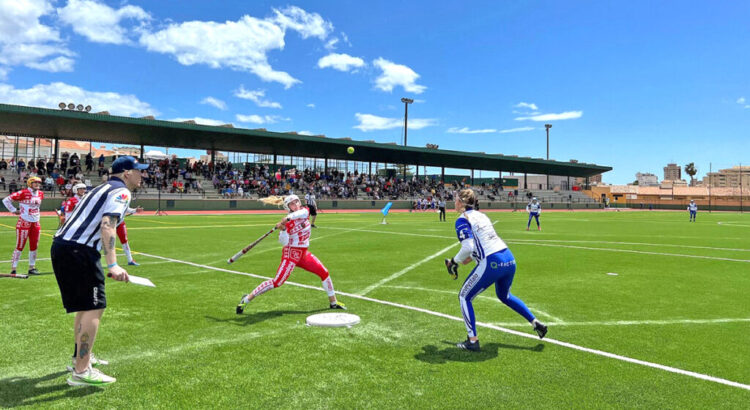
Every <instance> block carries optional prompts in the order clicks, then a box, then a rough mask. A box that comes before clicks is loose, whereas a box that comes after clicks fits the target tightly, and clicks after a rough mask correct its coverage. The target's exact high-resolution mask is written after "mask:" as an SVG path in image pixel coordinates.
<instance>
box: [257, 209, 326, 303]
mask: <svg viewBox="0 0 750 410" xmlns="http://www.w3.org/2000/svg"><path fill="white" fill-rule="evenodd" d="M309 217H310V210H309V209H308V208H307V207H304V208H302V209H300V210H298V211H295V212H291V213H290V214H289V215H287V218H289V222H287V223H286V225H285V230H284V231H281V232H279V242H281V243H282V244H283V245H284V248H283V249H282V252H281V264H279V267H278V269H277V270H276V276H275V277H274V278H273V279H271V280H267V281H265V282H263V283H261V284H260V285H259V286H258V287H257V288H255V290H254V291H253V293H252V297H255V296H258V295H261V294H263V293H265V292H267V291H269V290H271V289H273V288H278V287H279V286H281V285H283V284H284V282H286V280H287V279H288V278H289V275H291V274H292V271H293V270H294V268H295V267H297V266H299V267H300V268H302V269H304V270H306V271H308V272H311V273H313V274H315V275H316V276H318V277H319V278H320V280H321V281H322V282H323V288H324V289H325V290H326V293H328V296H333V295H334V294H335V292H334V290H333V283H331V278H330V275H329V274H328V269H327V268H326V267H325V266H324V265H323V263H322V262H321V261H320V259H318V258H317V257H316V256H315V255H313V254H312V253H311V252H310V251H309V250H308V249H307V248H308V247H309V246H310V233H311V226H310V221H309V219H308V218H309Z"/></svg>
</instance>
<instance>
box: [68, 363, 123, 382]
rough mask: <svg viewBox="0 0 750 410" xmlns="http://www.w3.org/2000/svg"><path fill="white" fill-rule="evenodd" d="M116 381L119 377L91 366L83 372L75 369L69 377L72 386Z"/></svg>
mask: <svg viewBox="0 0 750 410" xmlns="http://www.w3.org/2000/svg"><path fill="white" fill-rule="evenodd" d="M116 381H117V379H115V378H114V377H109V376H107V375H106V374H104V373H102V372H101V371H100V370H99V369H94V368H93V367H91V366H89V368H88V369H86V370H84V371H83V372H82V373H76V372H75V371H74V372H73V374H71V375H70V377H69V378H68V384H69V385H70V386H106V385H108V384H111V383H114V382H116Z"/></svg>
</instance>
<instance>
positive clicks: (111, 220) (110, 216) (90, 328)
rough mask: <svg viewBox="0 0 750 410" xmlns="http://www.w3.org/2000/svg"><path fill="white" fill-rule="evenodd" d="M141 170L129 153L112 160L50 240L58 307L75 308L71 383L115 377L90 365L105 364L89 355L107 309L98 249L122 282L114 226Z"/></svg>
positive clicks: (99, 381) (101, 381)
mask: <svg viewBox="0 0 750 410" xmlns="http://www.w3.org/2000/svg"><path fill="white" fill-rule="evenodd" d="M146 168H148V165H145V164H139V163H138V161H137V160H136V159H135V158H133V157H131V156H123V157H120V158H118V159H117V160H116V161H114V162H113V163H112V175H111V176H110V178H109V180H108V181H107V182H105V183H103V184H101V185H99V186H98V187H96V188H94V189H93V190H91V192H89V193H88V194H86V196H84V197H83V199H82V200H81V201H80V202H79V203H78V205H77V206H76V208H75V209H74V210H73V213H72V214H71V215H70V217H69V218H68V219H67V220H66V221H65V224H63V226H62V227H61V228H60V229H59V230H58V231H57V233H56V234H55V239H54V240H53V242H52V252H51V253H52V268H53V269H54V271H55V278H56V279H57V285H58V286H59V288H60V295H61V296H62V302H63V306H64V307H65V310H66V311H67V312H68V313H72V312H76V317H75V326H74V332H75V347H74V350H73V366H71V367H69V368H68V369H69V370H70V371H71V376H70V378H68V384H69V385H71V386H102V385H106V384H110V383H113V382H114V381H115V378H114V377H110V376H107V375H106V374H104V373H102V372H101V371H99V370H98V369H96V368H94V367H93V366H97V365H104V364H107V362H105V361H103V360H98V359H97V358H96V357H95V356H94V354H93V353H92V349H93V347H94V341H95V340H96V333H97V330H98V329H99V320H100V319H101V317H102V314H103V313H104V308H106V307H107V298H106V294H105V292H104V271H103V269H102V265H101V254H100V250H101V249H102V248H104V257H105V259H106V261H107V270H108V272H109V274H108V276H110V277H111V278H112V279H114V280H118V281H123V282H127V281H128V273H127V272H126V271H125V269H123V268H121V267H120V266H118V265H117V255H116V253H115V238H116V237H117V234H116V232H115V230H116V227H117V224H118V223H119V222H121V221H122V220H123V218H124V217H125V211H126V210H127V209H128V207H129V206H130V199H131V193H130V190H132V189H134V188H136V187H138V186H139V185H140V183H141V171H140V170H143V169H146Z"/></svg>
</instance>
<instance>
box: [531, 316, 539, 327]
mask: <svg viewBox="0 0 750 410" xmlns="http://www.w3.org/2000/svg"><path fill="white" fill-rule="evenodd" d="M537 323H539V321H538V320H536V318H534V320H532V321H531V327H534V326H536V324H537Z"/></svg>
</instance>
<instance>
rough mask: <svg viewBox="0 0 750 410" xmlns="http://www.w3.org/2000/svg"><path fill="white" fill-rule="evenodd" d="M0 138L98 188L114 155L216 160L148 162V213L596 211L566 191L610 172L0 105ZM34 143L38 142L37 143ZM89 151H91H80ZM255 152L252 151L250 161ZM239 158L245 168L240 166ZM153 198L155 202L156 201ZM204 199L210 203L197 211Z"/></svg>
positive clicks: (573, 164) (588, 200)
mask: <svg viewBox="0 0 750 410" xmlns="http://www.w3.org/2000/svg"><path fill="white" fill-rule="evenodd" d="M0 135H6V136H10V137H9V138H8V137H6V139H5V140H4V141H5V142H6V144H7V143H10V142H12V141H15V143H16V145H15V147H14V148H13V153H14V156H13V159H14V160H15V158H18V159H19V160H24V159H25V160H26V161H28V160H29V159H38V158H40V157H42V155H43V154H47V155H45V156H48V158H49V159H50V160H51V161H52V162H53V163H54V164H55V165H54V169H57V170H58V171H57V172H58V173H62V174H63V176H64V177H68V176H75V177H78V178H79V179H81V181H84V182H86V183H87V185H88V184H91V185H96V184H97V183H98V182H99V181H101V175H100V172H99V169H98V156H103V157H104V158H105V161H104V164H103V165H104V167H105V168H106V167H108V166H109V164H110V163H111V161H112V160H113V158H114V156H115V155H117V154H123V153H126V154H132V155H135V156H139V157H141V160H142V161H143V160H147V158H144V156H143V154H144V151H145V147H146V146H167V147H178V148H192V149H205V150H207V151H208V152H209V155H210V157H206V158H205V159H204V158H202V159H199V160H193V161H190V162H188V161H186V160H185V159H178V158H176V157H173V158H172V159H169V158H167V159H158V160H151V161H150V162H151V165H152V166H151V168H150V169H149V170H148V172H144V186H143V188H142V189H140V190H139V192H137V193H136V199H137V200H138V201H139V204H143V205H144V206H145V207H148V208H151V207H158V208H162V202H161V201H162V200H165V201H166V202H165V203H164V206H165V207H166V208H167V209H169V208H173V209H191V208H196V209H207V208H206V207H207V206H208V207H212V208H216V209H256V208H257V207H259V206H260V205H259V204H258V203H257V202H256V201H255V200H257V199H258V198H260V197H263V196H267V195H272V194H287V193H290V192H295V193H300V192H306V191H308V190H313V191H314V192H315V193H316V194H317V195H318V198H320V199H321V200H322V202H321V203H320V205H321V207H323V208H327V207H330V208H339V207H340V208H350V209H351V208H360V209H361V208H374V207H379V206H381V203H380V202H381V201H395V203H394V208H409V207H410V206H411V201H412V200H414V199H416V198H420V197H431V196H435V195H437V196H440V197H445V198H447V199H449V200H450V199H451V198H452V192H453V190H455V189H458V188H461V187H464V186H472V187H474V188H476V190H477V192H478V193H479V198H480V200H481V203H482V205H483V207H485V208H517V207H519V206H525V203H526V202H527V200H528V198H530V197H531V196H536V197H537V198H539V200H540V201H542V202H543V203H547V204H549V206H548V207H549V208H595V207H599V202H598V201H597V200H596V199H595V198H593V197H592V196H588V195H584V194H582V193H581V192H579V191H574V190H567V189H564V190H563V189H561V187H565V188H571V187H572V184H571V182H570V181H571V177H572V178H574V180H575V179H576V178H585V180H586V181H587V179H588V177H591V176H594V175H599V174H601V173H603V172H606V171H609V170H611V168H610V167H606V166H600V165H594V164H586V163H580V162H577V161H570V162H561V161H554V160H549V161H546V160H542V159H535V158H523V157H517V156H509V155H501V154H486V153H483V152H482V153H475V152H459V151H450V150H439V149H434V148H417V147H401V146H397V145H393V144H380V143H375V142H372V141H352V140H351V139H349V138H340V139H337V138H327V137H325V136H306V135H299V134H297V133H275V132H268V131H266V130H264V129H258V130H246V129H237V128H233V127H223V126H218V127H217V126H206V125H198V124H195V123H190V122H186V123H179V122H167V121H158V120H154V119H152V118H128V117H117V116H110V115H105V114H101V113H100V114H89V113H85V112H75V111H60V110H50V109H44V108H35V107H21V106H13V105H2V104H0ZM19 136H21V137H23V138H19ZM29 139H30V140H31V141H33V143H32V145H33V148H32V149H31V155H30V156H29V143H28V142H26V143H25V145H24V147H23V148H22V149H19V148H20V146H19V142H20V141H22V140H24V141H25V140H29ZM37 141H40V142H39V144H37ZM41 141H47V142H45V143H42V142H41ZM92 141H98V142H106V143H110V144H128V145H131V146H133V147H132V148H130V151H129V152H116V153H114V152H111V151H110V152H106V150H104V147H103V146H100V148H99V149H98V150H96V151H94V148H93V143H92ZM37 145H39V151H37ZM348 146H353V147H354V148H355V154H353V155H350V154H347V152H346V148H347V147H348ZM138 147H140V149H139V148H138ZM6 148H7V147H6V146H5V145H3V153H4V154H6V155H7V150H6ZM86 148H88V152H85V151H83V152H81V151H82V149H83V150H85V149H86ZM45 149H46V151H45ZM66 151H71V152H78V153H79V158H82V157H83V156H84V155H86V154H91V155H92V156H94V157H95V158H94V160H95V161H96V162H97V164H96V166H95V167H94V169H90V170H89V171H87V172H86V171H82V172H78V170H76V171H73V174H72V175H71V174H70V172H71V171H69V168H70V167H69V166H68V167H66V165H70V164H65V163H63V158H62V155H63V154H62V153H64V152H66ZM218 151H228V152H234V153H242V154H241V155H235V156H234V159H235V161H236V163H232V162H231V161H230V158H226V159H223V160H222V159H221V158H220V157H219V155H218ZM249 153H252V154H253V160H252V161H251V160H250V158H249ZM16 154H17V155H16ZM97 154H98V155H97ZM71 155H72V154H71ZM243 155H244V157H245V158H244V159H245V161H242V156H243ZM259 158H260V159H261V160H259ZM238 159H239V160H238ZM17 165H18V164H15V169H13V170H12V169H11V168H12V167H9V168H8V169H6V170H4V171H0V175H2V176H3V177H4V178H5V180H6V181H7V183H8V185H10V183H11V182H12V181H13V180H16V185H17V186H18V185H20V182H19V180H20V179H22V178H21V177H22V175H23V176H25V175H28V174H30V173H31V172H36V173H39V171H38V170H37V171H34V167H33V166H31V167H27V168H26V169H24V170H23V171H22V170H19V169H18V167H17ZM29 165H30V164H29ZM407 166H409V167H407ZM411 166H413V168H414V173H413V174H410V173H407V175H405V176H404V175H403V174H402V173H401V174H399V173H398V171H399V170H401V169H410V168H411ZM420 167H439V168H440V169H441V173H440V175H431V176H426V175H419V169H420ZM0 168H1V167H0ZM44 168H45V167H42V169H43V172H42V173H46V175H40V176H43V177H45V178H46V176H47V175H49V174H51V173H52V171H50V166H49V165H47V166H46V168H47V169H44ZM446 168H449V169H465V170H470V171H471V174H470V176H456V175H446V174H445V169H446ZM475 170H476V171H479V170H482V171H485V172H488V171H489V172H497V175H498V177H497V178H480V179H477V180H476V181H475V178H474V173H475ZM503 172H510V173H517V174H518V176H519V178H516V179H515V180H514V181H515V184H516V185H517V184H518V180H519V179H521V178H520V177H521V175H523V178H522V179H521V180H522V181H524V182H523V185H524V186H521V187H518V186H513V185H508V182H507V181H508V180H511V179H512V178H508V179H504V178H503ZM529 174H532V175H533V174H537V175H547V174H548V175H556V176H559V177H558V178H557V179H558V180H562V181H565V183H564V184H561V185H560V186H556V187H554V188H553V189H546V190H542V189H535V190H530V189H527V188H528V187H527V186H525V185H526V181H528V179H529V178H528V176H529ZM43 179H44V178H43ZM58 181H59V180H58ZM443 181H445V183H444V182H443ZM504 181H505V184H504ZM66 184H67V183H63V184H59V183H58V184H54V185H52V186H50V185H49V184H45V185H46V186H45V188H46V189H48V190H50V191H51V192H50V193H51V194H52V195H53V196H56V195H60V194H61V187H62V188H63V190H64V186H65V185H66ZM584 187H587V183H584ZM240 188H241V191H240ZM548 188H552V187H548ZM206 200H209V201H206ZM358 200H359V201H358ZM152 201H155V202H156V203H155V204H154V203H150V202H152ZM198 201H203V202H204V203H202V204H197V202H198ZM45 206H51V205H45Z"/></svg>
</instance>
